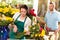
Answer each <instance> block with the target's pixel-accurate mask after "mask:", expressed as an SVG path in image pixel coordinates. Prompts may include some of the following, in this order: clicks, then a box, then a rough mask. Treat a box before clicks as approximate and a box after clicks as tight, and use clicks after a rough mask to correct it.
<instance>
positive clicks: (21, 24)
mask: <svg viewBox="0 0 60 40" xmlns="http://www.w3.org/2000/svg"><path fill="white" fill-rule="evenodd" d="M19 17H20V15H19V16H18V17H17V18H16V20H15V22H14V24H15V25H16V26H17V28H18V32H21V33H22V32H23V31H24V23H25V21H26V18H27V17H26V18H25V20H24V22H21V21H18V20H17V19H18V18H19ZM15 35H16V33H14V32H13V29H12V30H11V32H10V35H9V37H10V38H13V39H15ZM23 38H24V36H22V37H21V38H20V39H23Z"/></svg>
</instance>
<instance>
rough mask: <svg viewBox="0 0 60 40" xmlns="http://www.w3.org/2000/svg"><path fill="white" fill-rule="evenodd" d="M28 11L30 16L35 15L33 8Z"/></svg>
mask: <svg viewBox="0 0 60 40" xmlns="http://www.w3.org/2000/svg"><path fill="white" fill-rule="evenodd" d="M29 13H30V14H31V15H32V16H35V17H36V14H35V13H34V9H31V10H30V11H29Z"/></svg>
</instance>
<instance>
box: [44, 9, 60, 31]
mask: <svg viewBox="0 0 60 40" xmlns="http://www.w3.org/2000/svg"><path fill="white" fill-rule="evenodd" d="M45 22H46V24H47V27H49V28H51V30H56V29H57V28H58V22H60V14H59V13H58V12H57V11H56V10H55V11H53V12H52V14H51V13H50V11H48V12H47V13H46V15H45Z"/></svg>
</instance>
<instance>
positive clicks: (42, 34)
mask: <svg viewBox="0 0 60 40" xmlns="http://www.w3.org/2000/svg"><path fill="white" fill-rule="evenodd" d="M44 35H45V30H44V29H43V30H42V32H41V33H40V34H39V36H41V37H43V36H44Z"/></svg>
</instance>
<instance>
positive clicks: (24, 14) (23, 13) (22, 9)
mask: <svg viewBox="0 0 60 40" xmlns="http://www.w3.org/2000/svg"><path fill="white" fill-rule="evenodd" d="M20 12H21V15H23V16H26V13H27V10H26V9H24V8H21V10H20Z"/></svg>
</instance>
